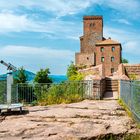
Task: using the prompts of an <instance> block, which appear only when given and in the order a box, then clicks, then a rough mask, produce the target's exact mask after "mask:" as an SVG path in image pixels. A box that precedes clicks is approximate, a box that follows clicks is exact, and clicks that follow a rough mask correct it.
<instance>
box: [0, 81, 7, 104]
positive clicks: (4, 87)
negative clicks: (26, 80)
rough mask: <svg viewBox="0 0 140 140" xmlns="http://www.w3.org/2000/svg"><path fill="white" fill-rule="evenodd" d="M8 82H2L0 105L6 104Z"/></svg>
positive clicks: (0, 82)
mask: <svg viewBox="0 0 140 140" xmlns="http://www.w3.org/2000/svg"><path fill="white" fill-rule="evenodd" d="M6 97H7V81H6V80H0V104H4V103H5V102H6V101H7V100H6Z"/></svg>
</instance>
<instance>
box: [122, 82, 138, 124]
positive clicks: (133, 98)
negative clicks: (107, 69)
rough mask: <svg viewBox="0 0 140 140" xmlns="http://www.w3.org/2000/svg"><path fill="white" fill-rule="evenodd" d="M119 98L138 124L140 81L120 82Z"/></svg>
mask: <svg viewBox="0 0 140 140" xmlns="http://www.w3.org/2000/svg"><path fill="white" fill-rule="evenodd" d="M120 98H121V99H122V100H123V102H124V103H125V104H126V105H127V107H128V108H129V110H130V111H131V112H132V113H133V115H134V116H135V118H136V119H137V120H138V121H139V122H140V81H123V80H121V81H120Z"/></svg>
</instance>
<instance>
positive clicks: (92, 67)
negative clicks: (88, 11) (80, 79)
mask: <svg viewBox="0 0 140 140" xmlns="http://www.w3.org/2000/svg"><path fill="white" fill-rule="evenodd" d="M121 59H122V46H121V43H119V42H118V41H114V40H112V39H111V38H108V39H106V38H105V37H103V17H102V16H84V17H83V36H81V37H80V53H76V54H75V64H76V66H77V67H78V68H79V71H80V72H82V73H88V74H91V75H94V76H95V75H96V77H95V79H96V78H97V77H98V79H101V78H103V77H110V78H115V79H129V75H131V74H136V76H139V75H140V65H139V64H138V65H129V64H127V65H126V64H125V65H124V64H121Z"/></svg>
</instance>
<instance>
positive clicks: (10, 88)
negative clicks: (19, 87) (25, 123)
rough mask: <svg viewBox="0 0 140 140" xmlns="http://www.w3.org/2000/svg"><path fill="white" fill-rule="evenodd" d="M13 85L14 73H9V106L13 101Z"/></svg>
mask: <svg viewBox="0 0 140 140" xmlns="http://www.w3.org/2000/svg"><path fill="white" fill-rule="evenodd" d="M12 84H13V75H12V73H9V74H8V75H7V104H11V100H12V96H11V93H12Z"/></svg>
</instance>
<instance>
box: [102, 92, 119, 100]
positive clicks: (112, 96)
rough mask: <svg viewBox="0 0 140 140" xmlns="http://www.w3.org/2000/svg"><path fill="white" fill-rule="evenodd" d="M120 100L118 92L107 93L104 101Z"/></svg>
mask: <svg viewBox="0 0 140 140" xmlns="http://www.w3.org/2000/svg"><path fill="white" fill-rule="evenodd" d="M118 98H119V96H118V92H117V91H107V92H105V94H104V97H103V99H104V100H116V99H118Z"/></svg>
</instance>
